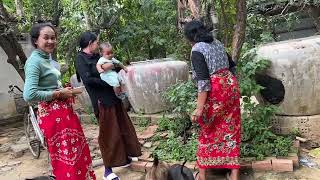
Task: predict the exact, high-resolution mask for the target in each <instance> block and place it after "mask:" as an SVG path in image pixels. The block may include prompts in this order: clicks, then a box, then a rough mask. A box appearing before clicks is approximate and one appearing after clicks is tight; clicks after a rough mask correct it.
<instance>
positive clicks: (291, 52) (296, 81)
mask: <svg viewBox="0 0 320 180" xmlns="http://www.w3.org/2000/svg"><path fill="white" fill-rule="evenodd" d="M257 54H258V56H260V57H262V58H265V59H268V60H270V61H271V67H270V68H268V69H267V70H266V72H265V73H263V74H260V75H258V76H257V81H258V83H260V84H262V85H263V86H264V87H266V89H264V90H262V91H261V94H260V95H259V96H258V98H257V99H258V101H259V102H260V103H265V102H269V103H272V104H275V105H277V106H278V107H279V110H280V112H279V113H278V115H276V116H275V117H274V119H273V121H272V129H273V131H274V132H275V133H276V134H290V133H292V132H294V131H296V130H298V131H299V133H300V135H301V136H303V137H305V138H307V139H308V140H309V141H308V142H307V143H308V145H309V146H311V147H319V146H320V131H319V128H320V36H311V37H308V38H303V39H295V40H289V41H282V42H277V43H272V44H266V45H263V46H262V47H260V48H259V49H258V51H257Z"/></svg>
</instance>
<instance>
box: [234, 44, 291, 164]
mask: <svg viewBox="0 0 320 180" xmlns="http://www.w3.org/2000/svg"><path fill="white" fill-rule="evenodd" d="M269 65H270V63H269V61H268V60H265V59H260V58H258V57H257V56H256V53H255V49H251V50H249V51H248V52H245V53H244V54H243V56H242V57H241V60H240V63H239V68H238V70H239V73H240V79H239V81H240V90H241V95H242V107H243V110H244V112H243V113H242V115H241V122H242V129H243V130H242V136H241V141H242V144H241V155H242V156H245V157H256V158H257V159H263V158H264V157H265V156H272V155H275V156H286V155H288V153H289V151H290V150H291V145H292V139H290V138H285V137H282V136H277V135H275V134H274V133H273V132H272V131H271V120H272V118H273V117H274V115H275V113H276V112H277V107H276V106H273V105H269V104H263V105H262V104H256V103H255V102H252V101H251V99H250V98H251V97H252V96H254V95H257V94H258V93H259V92H260V90H261V89H262V88H263V87H261V86H260V85H258V84H257V83H256V81H255V75H256V74H257V73H261V72H262V71H263V70H264V69H266V68H268V67H269Z"/></svg>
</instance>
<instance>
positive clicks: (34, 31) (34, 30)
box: [30, 23, 57, 48]
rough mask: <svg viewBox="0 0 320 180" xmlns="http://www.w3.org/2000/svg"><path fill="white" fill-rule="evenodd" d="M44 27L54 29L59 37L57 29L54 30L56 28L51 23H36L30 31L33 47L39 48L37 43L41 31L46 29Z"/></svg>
mask: <svg viewBox="0 0 320 180" xmlns="http://www.w3.org/2000/svg"><path fill="white" fill-rule="evenodd" d="M44 27H50V28H52V29H53V31H54V33H55V35H56V36H57V32H56V29H55V28H54V26H53V25H52V24H51V23H36V24H34V25H33V26H32V27H31V30H30V36H31V43H32V46H33V47H35V48H37V45H36V42H37V40H38V38H39V36H40V31H41V30H42V29H43V28H44Z"/></svg>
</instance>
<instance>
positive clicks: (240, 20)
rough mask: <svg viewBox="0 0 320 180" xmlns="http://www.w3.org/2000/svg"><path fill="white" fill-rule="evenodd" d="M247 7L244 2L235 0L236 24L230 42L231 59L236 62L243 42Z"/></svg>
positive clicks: (244, 0) (243, 0)
mask: <svg viewBox="0 0 320 180" xmlns="http://www.w3.org/2000/svg"><path fill="white" fill-rule="evenodd" d="M246 18H247V7H246V0H237V24H236V28H235V31H234V34H233V41H232V59H233V60H234V61H237V60H238V59H239V57H240V53H241V48H242V45H243V43H244V40H245V32H246Z"/></svg>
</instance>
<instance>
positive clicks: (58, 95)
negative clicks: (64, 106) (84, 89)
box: [53, 87, 73, 99]
mask: <svg viewBox="0 0 320 180" xmlns="http://www.w3.org/2000/svg"><path fill="white" fill-rule="evenodd" d="M71 89H72V88H71V87H66V88H63V89H60V90H58V91H55V92H54V93H53V98H54V99H66V98H70V97H73V94H72V91H71Z"/></svg>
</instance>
